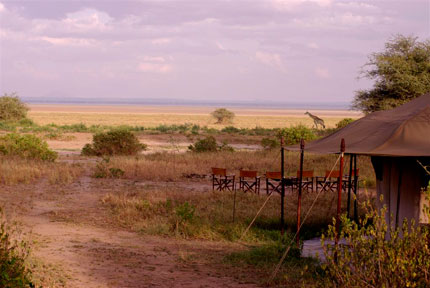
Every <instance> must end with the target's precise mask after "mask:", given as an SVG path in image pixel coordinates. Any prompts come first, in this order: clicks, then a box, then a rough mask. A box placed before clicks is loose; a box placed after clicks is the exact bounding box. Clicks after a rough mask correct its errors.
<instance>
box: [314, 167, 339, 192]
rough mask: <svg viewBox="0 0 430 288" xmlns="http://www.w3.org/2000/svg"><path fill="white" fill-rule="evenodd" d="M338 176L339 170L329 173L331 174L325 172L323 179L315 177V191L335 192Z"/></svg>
mask: <svg viewBox="0 0 430 288" xmlns="http://www.w3.org/2000/svg"><path fill="white" fill-rule="evenodd" d="M340 175H341V174H340V171H339V170H334V171H331V173H330V171H328V170H326V171H325V176H324V177H316V188H317V191H320V190H321V191H337V187H338V184H339V177H340ZM342 186H343V185H342Z"/></svg>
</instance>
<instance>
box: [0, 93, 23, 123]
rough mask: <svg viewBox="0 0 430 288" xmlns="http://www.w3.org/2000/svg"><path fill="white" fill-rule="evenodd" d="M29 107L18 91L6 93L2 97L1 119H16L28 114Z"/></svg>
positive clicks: (0, 102)
mask: <svg viewBox="0 0 430 288" xmlns="http://www.w3.org/2000/svg"><path fill="white" fill-rule="evenodd" d="M27 111H28V107H27V105H25V103H23V102H22V101H21V100H20V99H19V97H18V95H17V94H16V93H11V94H9V95H8V94H6V93H5V94H4V95H3V96H1V97H0V120H3V121H4V120H9V121H16V120H21V119H24V118H25V117H26V116H27Z"/></svg>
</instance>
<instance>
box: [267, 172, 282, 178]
mask: <svg viewBox="0 0 430 288" xmlns="http://www.w3.org/2000/svg"><path fill="white" fill-rule="evenodd" d="M266 178H267V179H281V178H282V176H281V172H266Z"/></svg>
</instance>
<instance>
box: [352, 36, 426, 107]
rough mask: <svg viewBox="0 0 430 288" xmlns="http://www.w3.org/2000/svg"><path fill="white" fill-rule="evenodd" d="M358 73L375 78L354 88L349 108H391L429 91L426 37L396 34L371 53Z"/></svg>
mask: <svg viewBox="0 0 430 288" xmlns="http://www.w3.org/2000/svg"><path fill="white" fill-rule="evenodd" d="M364 67H369V69H364V70H363V71H362V72H361V73H362V74H363V75H364V77H366V78H369V79H373V80H375V83H374V85H373V88H371V89H369V90H359V91H357V93H356V95H355V98H354V101H353V104H352V107H353V108H354V109H357V110H362V111H363V112H365V113H369V112H374V111H379V110H387V109H392V108H394V107H397V106H400V105H402V104H404V103H406V102H408V101H410V100H412V99H414V98H416V97H418V96H421V95H423V94H425V93H427V92H430V40H428V39H427V40H425V41H422V42H420V41H418V38H417V37H412V36H402V35H397V36H395V37H393V38H392V39H390V40H389V41H388V42H387V43H386V44H385V50H384V51H383V52H378V53H373V54H371V55H370V57H369V62H368V63H366V64H365V66H364Z"/></svg>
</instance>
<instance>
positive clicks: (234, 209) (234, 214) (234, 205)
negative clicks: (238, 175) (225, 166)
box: [233, 189, 236, 223]
mask: <svg viewBox="0 0 430 288" xmlns="http://www.w3.org/2000/svg"><path fill="white" fill-rule="evenodd" d="M235 216H236V189H234V194H233V223H234V220H235Z"/></svg>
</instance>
